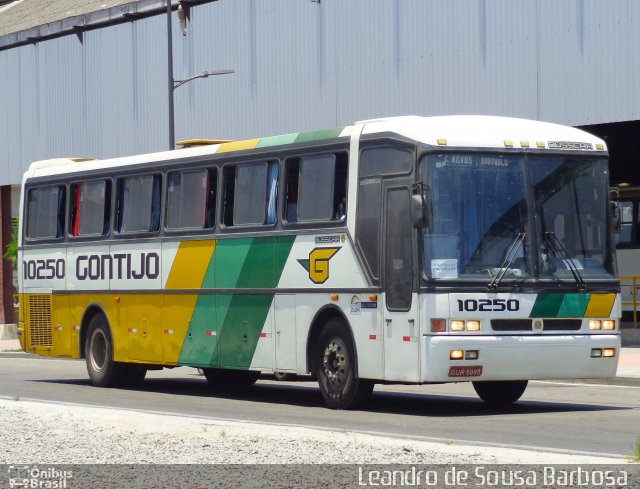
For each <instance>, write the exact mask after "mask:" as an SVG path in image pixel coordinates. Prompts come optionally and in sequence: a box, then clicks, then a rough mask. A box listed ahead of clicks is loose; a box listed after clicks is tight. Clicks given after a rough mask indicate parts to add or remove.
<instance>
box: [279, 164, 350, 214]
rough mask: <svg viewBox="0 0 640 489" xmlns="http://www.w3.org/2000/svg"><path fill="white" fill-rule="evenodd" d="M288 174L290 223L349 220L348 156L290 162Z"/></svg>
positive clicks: (288, 212)
mask: <svg viewBox="0 0 640 489" xmlns="http://www.w3.org/2000/svg"><path fill="white" fill-rule="evenodd" d="M285 170H286V171H285V173H286V189H287V195H286V204H287V210H286V220H287V222H290V223H291V222H298V221H303V222H313V221H332V220H334V221H335V220H338V221H342V220H344V218H345V217H346V211H347V209H346V197H347V172H348V155H347V153H346V152H339V153H329V154H321V155H309V156H303V157H300V158H289V159H287V161H286V163H285Z"/></svg>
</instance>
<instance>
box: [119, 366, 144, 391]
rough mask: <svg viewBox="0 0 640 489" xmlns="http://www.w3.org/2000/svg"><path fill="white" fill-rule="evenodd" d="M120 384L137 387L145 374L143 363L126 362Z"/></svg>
mask: <svg viewBox="0 0 640 489" xmlns="http://www.w3.org/2000/svg"><path fill="white" fill-rule="evenodd" d="M126 367H127V369H126V373H125V375H124V378H123V382H122V384H123V385H124V386H125V387H139V386H140V385H141V384H142V383H143V382H144V378H145V377H146V376H147V367H145V366H144V365H136V364H135V363H131V364H128V365H127V366H126Z"/></svg>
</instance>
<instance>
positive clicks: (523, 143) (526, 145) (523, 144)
mask: <svg viewBox="0 0 640 489" xmlns="http://www.w3.org/2000/svg"><path fill="white" fill-rule="evenodd" d="M520 146H522V147H523V148H528V147H529V141H520Z"/></svg>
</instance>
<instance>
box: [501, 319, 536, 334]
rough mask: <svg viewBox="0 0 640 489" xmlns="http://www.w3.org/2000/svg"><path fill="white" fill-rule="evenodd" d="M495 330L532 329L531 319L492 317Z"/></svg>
mask: <svg viewBox="0 0 640 489" xmlns="http://www.w3.org/2000/svg"><path fill="white" fill-rule="evenodd" d="M491 329H493V330H494V331H531V319H492V320H491Z"/></svg>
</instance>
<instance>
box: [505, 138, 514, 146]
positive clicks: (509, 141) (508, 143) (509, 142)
mask: <svg viewBox="0 0 640 489" xmlns="http://www.w3.org/2000/svg"><path fill="white" fill-rule="evenodd" d="M504 145H505V147H506V148H513V141H511V140H510V139H505V140H504Z"/></svg>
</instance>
